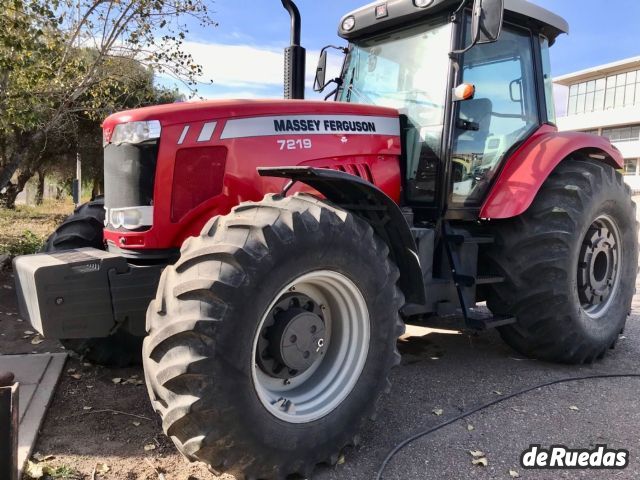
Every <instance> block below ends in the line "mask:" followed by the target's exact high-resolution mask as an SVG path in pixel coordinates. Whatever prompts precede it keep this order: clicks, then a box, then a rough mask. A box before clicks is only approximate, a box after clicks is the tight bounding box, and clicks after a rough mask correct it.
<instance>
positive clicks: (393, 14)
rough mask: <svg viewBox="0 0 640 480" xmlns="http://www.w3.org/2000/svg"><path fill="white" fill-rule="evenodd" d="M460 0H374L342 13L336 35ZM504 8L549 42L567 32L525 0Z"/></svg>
mask: <svg viewBox="0 0 640 480" xmlns="http://www.w3.org/2000/svg"><path fill="white" fill-rule="evenodd" d="M382 5H386V7H387V8H386V10H387V15H386V16H383V17H381V18H376V9H377V7H380V6H382ZM458 5H460V0H433V1H432V2H431V3H430V4H429V6H427V7H417V6H416V5H415V3H414V0H386V1H384V0H378V1H376V2H373V3H370V4H368V5H365V6H364V7H361V8H359V9H357V10H354V11H352V12H350V13H348V14H346V15H345V16H344V17H342V19H341V20H340V26H339V28H338V35H340V36H341V37H342V38H344V39H346V40H356V39H358V38H360V37H363V36H370V35H371V34H375V33H377V32H382V31H384V30H387V29H390V28H393V27H399V26H402V25H408V24H412V23H415V22H418V21H420V19H423V18H429V17H433V16H436V15H438V14H440V13H442V12H444V11H446V10H447V9H449V10H451V11H453V10H454V9H455V8H456V7H457V6H458ZM504 6H505V12H506V14H507V15H509V16H513V17H515V19H516V20H518V19H520V20H525V21H526V20H529V21H533V22H534V23H536V24H537V26H538V27H539V28H540V30H541V32H542V33H543V34H544V35H545V36H546V37H548V38H549V42H550V43H553V42H555V39H556V38H557V37H558V36H559V35H561V34H563V33H569V24H568V23H567V22H566V20H564V19H563V18H562V17H560V16H558V15H556V14H555V13H553V12H550V11H549V10H546V9H545V8H542V7H540V6H538V5H535V4H533V3H531V2H528V1H527V0H504ZM348 17H354V19H355V26H354V27H353V29H351V30H349V31H346V30H344V29H343V28H342V23H343V22H344V20H345V19H346V18H348Z"/></svg>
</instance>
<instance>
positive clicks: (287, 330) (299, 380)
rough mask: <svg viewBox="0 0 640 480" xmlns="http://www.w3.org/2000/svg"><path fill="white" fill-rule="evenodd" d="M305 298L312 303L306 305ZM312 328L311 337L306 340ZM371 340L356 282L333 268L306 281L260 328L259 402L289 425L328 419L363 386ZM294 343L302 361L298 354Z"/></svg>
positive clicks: (285, 293)
mask: <svg viewBox="0 0 640 480" xmlns="http://www.w3.org/2000/svg"><path fill="white" fill-rule="evenodd" d="M306 299H308V300H309V301H310V303H312V304H313V305H311V304H310V303H306V304H305V303H304V301H306ZM287 304H289V305H290V306H289V307H288V308H287ZM301 306H303V308H304V309H305V310H306V313H305V312H303V311H301V308H300V307H301ZM318 319H319V320H318ZM314 326H315V327H316V328H315V331H313V332H311V330H312V327H314ZM305 329H307V330H309V334H308V335H307V336H306V337H305V338H299V337H303V336H304V333H303V331H304V330H305ZM322 329H324V330H322ZM293 336H295V337H296V338H295V339H293V338H292V337H293ZM369 338H370V322H369V312H368V309H367V304H366V301H365V299H364V296H363V295H362V293H361V292H360V289H359V288H358V287H357V286H356V285H355V284H354V283H353V282H352V281H351V280H350V279H348V278H347V277H345V276H344V275H342V274H340V273H337V272H333V271H329V270H321V271H316V272H311V273H308V274H306V275H303V276H301V277H299V278H298V279H296V280H295V281H293V282H291V283H290V284H289V285H287V286H286V287H285V288H283V289H282V290H281V291H280V292H279V293H278V294H277V295H276V296H275V299H274V301H273V302H272V303H271V304H270V305H269V308H268V309H267V312H266V313H265V315H264V316H263V317H262V319H261V321H260V324H259V326H258V328H257V330H256V335H255V338H254V340H253V359H254V360H253V362H252V377H253V384H254V388H255V390H256V393H257V395H258V397H259V399H260V401H261V402H262V404H263V405H264V407H265V408H266V409H267V410H268V411H269V413H271V414H272V415H274V416H275V417H277V418H279V419H281V420H285V421H287V422H290V423H306V422H312V421H314V420H318V419H320V418H322V417H324V416H326V415H328V414H329V413H330V412H332V411H333V410H335V409H336V408H337V407H338V406H339V405H340V404H341V403H342V402H343V401H344V399H345V398H346V397H347V396H348V395H349V393H351V391H352V390H353V387H354V386H355V384H356V382H357V381H358V379H359V377H360V374H361V373H362V370H363V368H364V365H365V362H366V359H367V355H368V351H369ZM292 340H295V342H292ZM320 340H322V341H321V342H320ZM274 343H275V344H276V346H275V347H274V345H273V344H274ZM294 343H295V344H296V346H295V348H296V349H298V350H299V351H300V352H301V354H300V355H299V354H298V353H293V354H292V353H291V351H292V350H293V349H294ZM298 344H302V345H303V347H302V348H300V347H298V346H297V345H298ZM308 347H314V348H313V350H317V351H315V352H313V351H312V352H311V354H312V355H314V358H311V359H310V358H308V357H307V358H305V356H304V354H305V353H306V352H309V351H310V350H309V348H308ZM283 363H284V365H283ZM280 367H282V368H280ZM290 367H296V368H290Z"/></svg>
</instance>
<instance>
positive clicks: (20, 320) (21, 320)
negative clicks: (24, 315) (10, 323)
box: [16, 318, 24, 323]
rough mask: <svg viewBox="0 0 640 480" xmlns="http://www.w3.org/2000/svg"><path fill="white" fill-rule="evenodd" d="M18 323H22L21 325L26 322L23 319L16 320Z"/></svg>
mask: <svg viewBox="0 0 640 480" xmlns="http://www.w3.org/2000/svg"><path fill="white" fill-rule="evenodd" d="M16 322H20V323H22V322H24V320H23V319H21V318H16Z"/></svg>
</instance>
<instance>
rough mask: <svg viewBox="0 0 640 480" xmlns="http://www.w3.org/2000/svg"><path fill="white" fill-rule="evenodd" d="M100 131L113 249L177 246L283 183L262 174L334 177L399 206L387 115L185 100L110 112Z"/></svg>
mask: <svg viewBox="0 0 640 480" xmlns="http://www.w3.org/2000/svg"><path fill="white" fill-rule="evenodd" d="M131 122H146V123H145V124H144V125H139V124H137V125H132V124H131ZM103 126H104V136H105V149H104V152H105V163H104V164H105V208H106V209H107V212H108V225H107V229H106V231H105V238H106V240H107V242H108V243H109V244H110V245H112V246H113V247H114V248H119V249H127V250H128V251H131V250H135V249H143V250H145V251H147V253H148V251H149V250H152V249H153V250H166V249H168V248H176V247H179V246H180V245H181V244H182V242H183V241H184V239H185V238H186V237H188V236H190V235H194V234H196V233H197V232H199V231H200V229H201V228H202V227H203V225H204V224H205V223H206V222H207V221H208V220H209V219H211V218H212V217H214V216H216V215H226V214H227V213H228V212H229V211H230V210H231V208H232V207H233V206H235V205H238V204H239V203H242V202H245V201H259V200H261V199H262V198H263V197H264V196H265V195H266V194H268V193H276V192H279V191H281V190H282V188H283V186H284V184H285V183H286V181H285V180H283V179H279V178H264V177H260V176H259V175H258V173H257V169H258V168H261V167H285V166H286V167H296V166H308V167H314V168H329V169H334V170H339V171H342V172H347V173H350V174H352V175H356V176H359V177H361V178H363V179H365V180H366V181H368V182H370V183H374V184H375V185H377V186H378V187H379V188H380V189H382V190H383V191H384V192H385V193H387V195H389V196H390V197H391V198H392V199H393V200H395V201H399V199H400V180H399V177H400V174H401V173H400V162H399V158H400V156H401V154H402V145H401V134H400V130H401V125H400V114H399V113H398V111H397V110H395V109H389V108H382V107H375V106H370V105H358V104H352V103H337V102H311V101H300V100H232V101H227V100H225V101H207V102H185V103H175V104H171V105H162V106H157V107H148V108H141V109H138V110H131V111H127V112H121V113H117V114H115V115H112V116H110V117H109V118H107V119H106V120H105V122H104V125H103ZM127 216H131V217H132V218H133V217H134V216H135V217H136V218H134V219H133V220H135V222H133V221H128V220H127ZM110 248H112V247H111V246H110Z"/></svg>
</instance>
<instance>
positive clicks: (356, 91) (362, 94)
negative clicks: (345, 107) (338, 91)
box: [348, 80, 375, 105]
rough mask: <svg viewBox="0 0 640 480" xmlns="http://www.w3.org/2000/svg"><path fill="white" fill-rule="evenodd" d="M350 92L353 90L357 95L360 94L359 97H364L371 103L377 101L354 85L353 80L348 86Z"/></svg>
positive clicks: (373, 103)
mask: <svg viewBox="0 0 640 480" xmlns="http://www.w3.org/2000/svg"><path fill="white" fill-rule="evenodd" d="M348 90H349V92H353V93H355V94H356V95H358V97H360V98H361V99H363V100H364V101H365V102H367V103H368V104H370V105H375V102H374V101H373V100H372V99H371V98H370V97H369V96H368V95H367V94H366V93H364V92H361V91H360V90H358V89H357V88H356V87H355V86H354V85H353V80H352V81H351V83H350V84H349V88H348ZM349 100H351V96H349Z"/></svg>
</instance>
